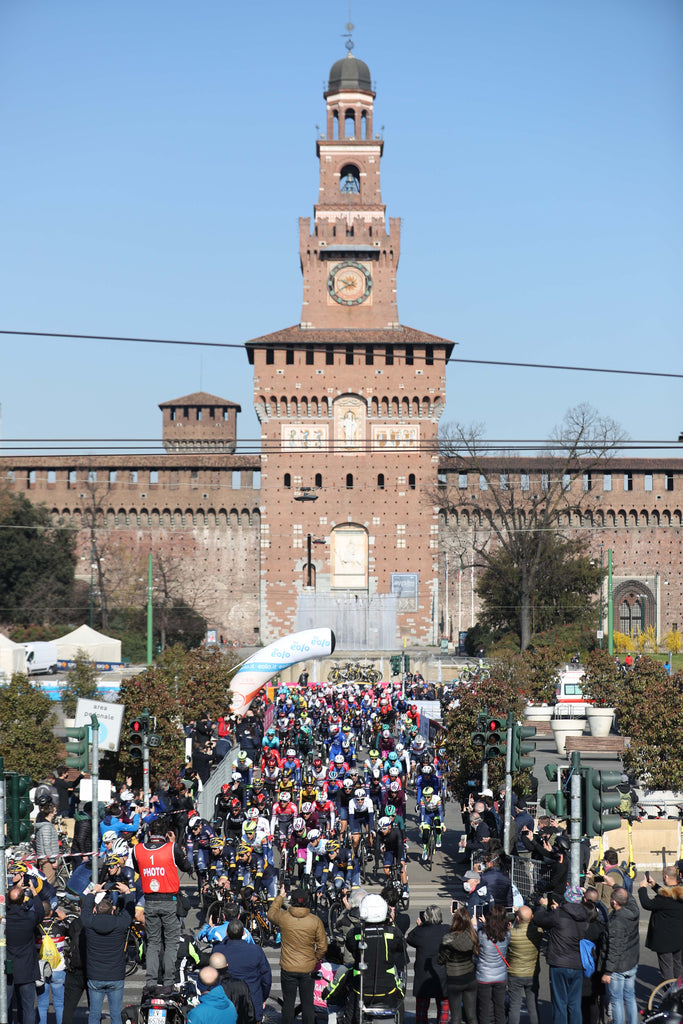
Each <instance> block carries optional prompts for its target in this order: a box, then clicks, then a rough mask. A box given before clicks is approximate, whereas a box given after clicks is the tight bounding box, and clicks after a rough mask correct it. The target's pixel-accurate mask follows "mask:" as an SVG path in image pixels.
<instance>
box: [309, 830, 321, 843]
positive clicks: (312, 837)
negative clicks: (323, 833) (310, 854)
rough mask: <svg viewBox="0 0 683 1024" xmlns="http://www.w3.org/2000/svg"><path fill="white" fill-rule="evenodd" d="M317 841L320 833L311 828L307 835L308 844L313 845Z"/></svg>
mask: <svg viewBox="0 0 683 1024" xmlns="http://www.w3.org/2000/svg"><path fill="white" fill-rule="evenodd" d="M318 839H320V832H319V831H318V829H317V828H312V829H311V831H310V832H309V833H308V841H309V843H315V842H317V841H318Z"/></svg>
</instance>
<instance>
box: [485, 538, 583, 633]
mask: <svg viewBox="0 0 683 1024" xmlns="http://www.w3.org/2000/svg"><path fill="white" fill-rule="evenodd" d="M526 539H527V541H528V543H529V544H530V545H534V546H535V547H536V548H537V550H536V556H537V558H538V573H537V581H536V585H535V587H534V590H533V593H532V594H531V600H530V614H531V632H532V634H535V633H537V632H543V631H544V630H549V629H551V628H552V627H553V626H564V625H567V624H568V623H575V622H579V623H580V622H585V621H586V619H588V620H591V619H592V620H595V611H594V608H593V602H592V598H593V596H594V594H595V593H596V591H597V589H598V587H599V580H600V567H599V566H596V565H591V560H590V556H589V554H588V551H587V547H586V544H585V542H584V541H576V540H565V539H564V538H562V537H559V536H557V534H554V533H546V534H544V535H543V536H542V537H541V538H540V539H539V538H538V537H536V536H535V535H534V534H533V533H529V534H528V536H527V538H526ZM522 573H523V566H522V564H521V561H520V560H518V559H515V557H514V555H513V553H512V552H511V551H509V550H506V549H505V548H503V547H500V548H498V549H497V550H496V551H494V552H493V553H492V554H491V556H490V558H489V559H488V561H487V563H486V567H485V568H484V570H483V572H482V574H481V575H480V577H479V579H478V580H477V584H476V588H475V589H476V591H477V594H478V595H479V597H480V599H481V603H482V610H481V616H480V617H481V621H482V622H483V623H484V624H485V625H487V626H489V627H490V628H491V629H493V630H499V631H500V630H503V631H505V630H510V631H512V632H514V633H516V634H517V636H521V634H522V628H523V623H522V614H523V612H522V605H521V604H520V593H521V588H522Z"/></svg>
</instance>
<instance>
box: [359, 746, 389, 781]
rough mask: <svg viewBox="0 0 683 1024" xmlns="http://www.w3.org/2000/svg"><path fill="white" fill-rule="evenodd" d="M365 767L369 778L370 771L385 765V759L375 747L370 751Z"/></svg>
mask: <svg viewBox="0 0 683 1024" xmlns="http://www.w3.org/2000/svg"><path fill="white" fill-rule="evenodd" d="M363 767H364V768H365V777H366V779H367V778H368V776H369V773H370V772H372V771H374V770H375V768H380V769H381V768H383V767H384V760H383V759H382V757H381V756H380V752H379V750H376V749H374V748H373V749H372V750H369V751H368V756H367V758H366V760H365V763H364V765H363Z"/></svg>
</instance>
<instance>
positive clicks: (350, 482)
mask: <svg viewBox="0 0 683 1024" xmlns="http://www.w3.org/2000/svg"><path fill="white" fill-rule="evenodd" d="M346 489H347V490H349V491H350V490H352V489H353V473H347V474H346Z"/></svg>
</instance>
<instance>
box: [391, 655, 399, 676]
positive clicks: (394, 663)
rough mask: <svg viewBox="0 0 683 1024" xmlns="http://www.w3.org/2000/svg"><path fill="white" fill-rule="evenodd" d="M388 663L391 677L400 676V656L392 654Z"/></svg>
mask: <svg viewBox="0 0 683 1024" xmlns="http://www.w3.org/2000/svg"><path fill="white" fill-rule="evenodd" d="M389 662H390V664H391V674H392V676H400V674H401V655H400V654H392V655H391V656H390V658H389Z"/></svg>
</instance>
